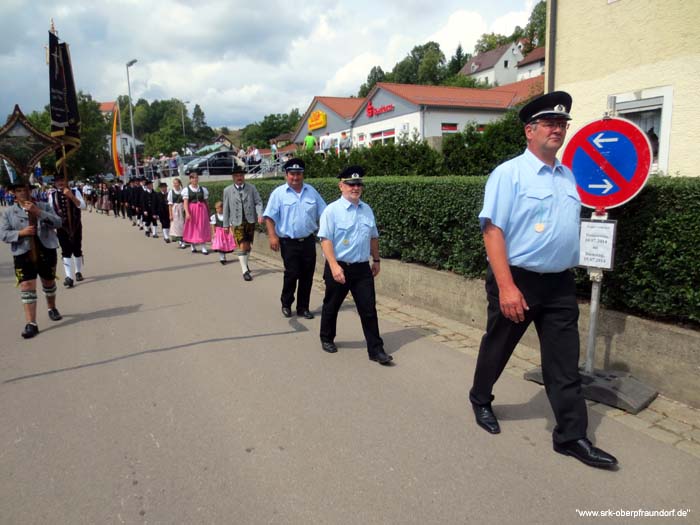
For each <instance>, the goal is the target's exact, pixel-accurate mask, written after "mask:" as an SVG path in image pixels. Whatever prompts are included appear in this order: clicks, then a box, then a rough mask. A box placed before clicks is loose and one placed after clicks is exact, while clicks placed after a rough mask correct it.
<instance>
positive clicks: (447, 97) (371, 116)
mask: <svg viewBox="0 0 700 525" xmlns="http://www.w3.org/2000/svg"><path fill="white" fill-rule="evenodd" d="M514 97H515V92H509V91H504V90H501V91H497V90H488V89H475V88H459V87H448V86H422V85H415V84H394V83H391V82H378V83H377V84H376V85H375V86H374V87H373V88H372V91H370V92H369V94H368V95H367V99H366V100H365V101H364V102H363V103H362V104H361V105H360V106H359V107H358V109H357V111H356V112H355V114H354V115H353V117H352V139H353V144H354V145H355V146H366V145H371V144H374V143H377V142H381V143H388V142H394V141H395V140H396V139H397V137H401V136H402V135H403V136H405V137H410V138H413V137H417V138H422V139H425V140H426V141H427V142H428V143H429V144H430V145H431V146H433V147H435V148H439V147H440V146H441V144H442V137H443V135H445V134H449V133H456V132H458V131H461V130H462V129H464V127H465V126H466V125H467V124H468V123H474V122H475V123H477V125H480V126H483V125H486V124H488V123H489V122H493V121H495V120H497V119H499V118H500V117H501V116H502V115H503V114H504V113H505V112H506V111H507V110H508V109H509V108H510V107H511V105H512V101H513V99H514Z"/></svg>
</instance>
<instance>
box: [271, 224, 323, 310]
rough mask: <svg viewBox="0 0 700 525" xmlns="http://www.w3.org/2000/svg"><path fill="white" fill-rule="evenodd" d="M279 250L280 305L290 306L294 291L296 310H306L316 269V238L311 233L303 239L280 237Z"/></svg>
mask: <svg viewBox="0 0 700 525" xmlns="http://www.w3.org/2000/svg"><path fill="white" fill-rule="evenodd" d="M280 252H281V254H282V261H284V280H283V282H282V295H281V297H280V300H281V301H282V306H286V307H288V308H291V306H292V303H293V302H294V292H295V291H296V292H297V312H303V311H305V310H308V309H309V301H310V298H311V286H312V284H313V279H314V270H315V269H316V239H315V237H314V236H313V235H309V236H308V237H304V238H303V239H290V238H284V237H280ZM297 282H298V288H297Z"/></svg>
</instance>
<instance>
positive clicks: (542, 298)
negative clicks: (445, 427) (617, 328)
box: [469, 266, 588, 443]
mask: <svg viewBox="0 0 700 525" xmlns="http://www.w3.org/2000/svg"><path fill="white" fill-rule="evenodd" d="M510 269H511V273H512V275H513V280H514V282H515V285H516V286H517V287H518V288H519V289H520V291H521V293H522V294H523V296H524V297H525V301H526V302H527V304H528V306H529V307H530V309H529V310H528V311H526V312H525V320H524V321H523V322H521V323H514V322H512V321H511V320H509V319H508V318H506V317H505V316H504V315H503V314H502V313H501V308H500V305H499V301H498V285H497V284H496V279H495V278H494V276H493V272H492V271H491V267H489V269H488V271H487V274H486V294H487V298H488V320H487V322H486V333H485V334H484V336H483V338H482V339H481V346H480V347H479V357H478V359H477V362H476V370H475V371H474V385H473V386H472V389H471V391H470V392H469V399H470V400H471V402H472V403H474V404H476V405H486V404H489V403H491V401H492V400H493V395H492V393H491V392H492V390H493V386H494V384H495V383H496V381H497V380H498V378H499V377H500V375H501V373H502V372H503V369H504V368H505V366H506V363H507V362H508V359H509V358H510V356H511V354H512V353H513V350H514V349H515V346H516V345H517V344H518V342H519V341H520V339H521V338H522V336H523V334H524V333H525V330H526V329H527V327H528V326H529V325H530V323H533V322H534V323H535V328H536V329H537V335H538V337H539V340H540V355H541V361H542V375H543V377H544V385H545V391H546V392H547V397H548V398H549V403H550V404H551V406H552V411H553V412H554V417H555V418H556V421H557V424H556V426H555V428H554V432H553V434H552V435H553V439H554V442H555V443H566V442H567V441H573V440H576V439H580V438H584V437H586V430H587V427H588V413H587V410H586V403H585V400H584V398H583V393H582V391H581V376H580V375H579V371H578V361H579V334H578V314H579V312H578V303H577V302H576V284H575V282H574V275H573V273H572V272H571V271H569V270H566V271H563V272H560V273H544V274H540V273H536V272H531V271H528V270H524V269H522V268H517V267H514V266H511V268H510Z"/></svg>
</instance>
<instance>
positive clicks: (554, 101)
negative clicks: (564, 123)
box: [518, 91, 572, 124]
mask: <svg viewBox="0 0 700 525" xmlns="http://www.w3.org/2000/svg"><path fill="white" fill-rule="evenodd" d="M571 103H572V100H571V95H569V94H568V93H567V92H565V91H552V92H551V93H547V94H546V95H542V96H541V97H537V98H536V99H535V100H532V101H530V102H528V103H527V104H525V106H523V108H522V109H521V110H520V112H519V113H518V115H519V116H520V121H521V122H522V123H523V124H528V123H529V122H532V121H533V120H537V119H540V118H561V119H566V120H571V115H569V112H570V111H571Z"/></svg>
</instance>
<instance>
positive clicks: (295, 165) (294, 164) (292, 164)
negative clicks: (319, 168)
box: [284, 158, 304, 173]
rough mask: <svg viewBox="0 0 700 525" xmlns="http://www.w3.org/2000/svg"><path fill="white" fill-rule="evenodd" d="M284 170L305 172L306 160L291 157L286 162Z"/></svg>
mask: <svg viewBox="0 0 700 525" xmlns="http://www.w3.org/2000/svg"><path fill="white" fill-rule="evenodd" d="M284 171H292V172H297V173H299V172H301V173H303V172H304V161H303V160H301V159H297V158H293V159H289V160H288V161H287V162H285V163H284Z"/></svg>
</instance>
